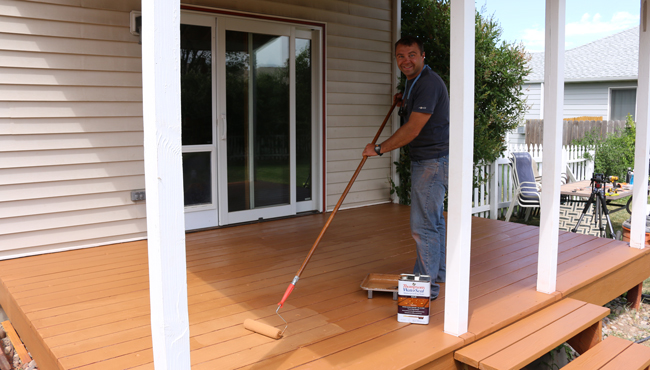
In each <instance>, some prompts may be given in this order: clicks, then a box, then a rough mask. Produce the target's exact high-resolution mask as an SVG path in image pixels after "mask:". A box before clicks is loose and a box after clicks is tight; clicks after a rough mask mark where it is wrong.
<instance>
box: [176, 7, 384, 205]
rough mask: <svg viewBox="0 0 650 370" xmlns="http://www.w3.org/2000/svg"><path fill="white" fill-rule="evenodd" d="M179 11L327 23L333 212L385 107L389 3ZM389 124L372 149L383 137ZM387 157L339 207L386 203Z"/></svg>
mask: <svg viewBox="0 0 650 370" xmlns="http://www.w3.org/2000/svg"><path fill="white" fill-rule="evenodd" d="M183 4H188V5H199V6H207V7H214V8H218V9H229V10H235V11H241V12H250V13H256V14H265V15H271V16H278V17H286V18H292V19H299V20H306V21H315V22H322V23H326V48H327V50H326V54H327V59H326V64H327V65H326V73H327V83H326V98H327V107H325V110H326V114H327V127H326V128H325V131H326V135H327V152H326V164H325V166H326V177H327V196H326V206H327V208H328V209H332V208H333V207H334V205H335V204H336V202H337V201H338V200H339V198H340V196H341V194H342V192H343V190H344V189H345V187H346V185H347V183H348V182H349V180H350V178H351V177H352V175H353V173H354V171H355V170H356V168H357V166H358V164H359V162H360V161H361V152H362V151H363V148H364V147H365V145H366V144H367V143H369V142H371V141H372V139H373V137H374V136H375V134H376V132H377V129H378V128H379V126H380V125H381V123H382V121H383V120H384V117H385V116H386V114H387V113H388V109H389V108H390V105H391V103H392V94H393V93H394V91H393V89H392V83H393V81H392V78H393V75H392V60H393V52H392V50H393V44H392V33H391V29H392V20H391V14H392V12H393V9H392V4H393V1H391V0H352V1H340V0H315V1H302V0H277V1H270V0H269V1H266V0H248V1H240V0H194V1H184V2H183ZM390 131H391V130H390V124H389V125H388V127H386V129H385V130H384V132H385V133H384V134H383V135H382V137H381V138H380V139H379V142H381V141H382V140H385V139H386V138H387V137H388V136H389V133H390ZM390 168H391V161H390V156H389V155H385V156H383V157H382V158H380V159H377V158H371V159H370V160H368V161H367V162H366V164H365V166H364V169H363V170H362V171H361V173H360V174H359V177H358V178H357V180H356V182H355V184H354V186H353V187H352V189H351V190H350V193H349V194H348V196H347V197H346V200H345V203H344V204H343V207H353V206H361V205H366V204H375V203H379V202H387V201H389V200H390V188H389V183H388V179H389V177H390V173H391V172H390Z"/></svg>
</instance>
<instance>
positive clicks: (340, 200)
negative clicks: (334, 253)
mask: <svg viewBox="0 0 650 370" xmlns="http://www.w3.org/2000/svg"><path fill="white" fill-rule="evenodd" d="M395 105H397V102H393V105H392V106H391V107H390V110H389V111H388V114H387V115H386V118H384V122H382V124H381V127H379V130H378V131H377V134H376V135H375V138H374V139H372V144H373V145H374V144H375V143H377V139H379V136H380V135H381V132H382V131H384V127H385V126H386V122H388V119H389V118H390V116H391V114H393V110H394V109H395ZM367 159H368V156H367V155H364V156H363V158H362V159H361V163H359V167H357V170H356V171H355V172H354V175H352V178H351V179H350V182H349V183H348V186H346V188H345V190H343V194H341V198H340V199H339V201H338V203H336V206H335V207H334V210H333V211H332V214H330V217H329V218H328V219H327V222H326V223H325V226H323V229H322V230H321V231H320V234H318V237H317V238H316V241H315V242H314V245H313V246H312V247H311V250H309V253H308V254H307V258H305V261H304V262H303V263H302V266H300V268H299V269H298V272H297V273H296V276H297V277H300V275H301V274H302V272H303V270H304V269H305V267H306V266H307V264H308V263H309V260H310V259H311V256H312V255H313V254H314V251H315V250H316V247H318V244H320V241H321V239H322V238H323V235H324V234H325V231H327V229H328V228H329V227H330V224H331V223H332V219H333V218H334V216H335V215H336V212H338V210H339V208H341V204H343V201H344V200H345V197H346V196H347V195H348V192H349V191H350V188H352V184H354V180H356V179H357V176H359V172H361V168H363V165H364V164H365V163H366V160H367Z"/></svg>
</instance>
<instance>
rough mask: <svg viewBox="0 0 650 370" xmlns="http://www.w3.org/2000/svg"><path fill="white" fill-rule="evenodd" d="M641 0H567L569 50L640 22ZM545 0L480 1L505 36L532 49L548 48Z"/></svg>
mask: <svg viewBox="0 0 650 370" xmlns="http://www.w3.org/2000/svg"><path fill="white" fill-rule="evenodd" d="M640 3H641V2H640V1H639V0H566V28H565V46H566V49H573V48H575V47H577V46H580V45H584V44H587V43H590V42H593V41H595V40H598V39H601V38H603V37H606V36H609V35H613V34H615V33H618V32H621V31H624V30H627V29H629V28H631V27H634V26H638V25H639V9H640V7H641V6H640ZM545 7H546V1H544V0H476V8H477V9H478V10H479V11H481V10H482V12H483V14H486V15H493V16H494V18H495V19H496V20H497V21H498V22H499V24H501V27H502V28H503V35H502V39H503V40H504V41H508V42H523V43H524V46H525V47H526V50H527V51H528V52H537V51H544V11H545Z"/></svg>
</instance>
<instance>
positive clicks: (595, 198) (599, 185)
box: [571, 178, 616, 239]
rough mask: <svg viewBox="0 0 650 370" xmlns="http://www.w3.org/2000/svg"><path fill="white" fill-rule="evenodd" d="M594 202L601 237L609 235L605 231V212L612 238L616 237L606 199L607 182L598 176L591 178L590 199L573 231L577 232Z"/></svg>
mask: <svg viewBox="0 0 650 370" xmlns="http://www.w3.org/2000/svg"><path fill="white" fill-rule="evenodd" d="M592 204H594V223H596V222H598V230H599V236H600V237H601V238H605V237H607V234H606V233H605V226H604V225H603V218H602V217H603V214H604V215H605V219H606V220H607V225H608V226H609V235H610V237H611V238H612V239H616V234H614V228H613V227H612V220H611V219H610V218H609V209H607V200H606V199H605V183H604V182H601V181H600V180H598V179H596V178H592V179H591V195H590V196H589V200H587V202H586V204H585V208H584V209H583V210H582V213H581V214H580V218H579V219H578V222H577V223H576V226H575V227H574V228H573V229H572V230H571V232H574V233H575V232H576V231H577V230H578V227H579V226H580V223H581V222H582V219H583V218H584V217H585V214H587V212H588V211H589V207H591V205H592Z"/></svg>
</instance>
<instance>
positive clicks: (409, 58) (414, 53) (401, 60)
mask: <svg viewBox="0 0 650 370" xmlns="http://www.w3.org/2000/svg"><path fill="white" fill-rule="evenodd" d="M395 59H397V66H398V67H399V69H400V71H402V73H404V74H405V75H406V78H407V79H409V80H412V79H414V78H415V77H417V75H418V74H420V71H422V68H424V52H421V51H420V48H418V44H415V43H414V44H413V45H411V46H406V45H401V44H400V45H397V47H396V48H395Z"/></svg>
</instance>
